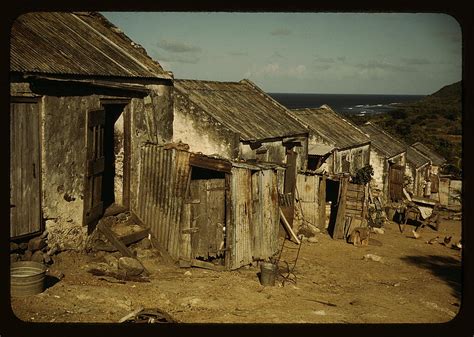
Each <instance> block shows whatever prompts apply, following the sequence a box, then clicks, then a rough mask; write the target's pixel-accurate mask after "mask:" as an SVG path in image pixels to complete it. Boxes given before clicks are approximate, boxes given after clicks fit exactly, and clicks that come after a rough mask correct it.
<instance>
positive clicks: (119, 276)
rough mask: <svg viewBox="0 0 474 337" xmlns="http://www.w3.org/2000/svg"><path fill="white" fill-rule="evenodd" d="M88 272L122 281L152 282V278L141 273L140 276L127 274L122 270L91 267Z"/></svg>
mask: <svg viewBox="0 0 474 337" xmlns="http://www.w3.org/2000/svg"><path fill="white" fill-rule="evenodd" d="M87 272H89V273H91V274H92V275H94V276H107V277H113V278H115V279H117V280H120V281H132V282H150V279H149V278H148V277H146V276H143V275H139V276H133V275H125V274H123V273H121V272H113V271H108V270H102V269H97V268H91V269H89V270H88V271H87ZM105 281H110V280H108V279H105Z"/></svg>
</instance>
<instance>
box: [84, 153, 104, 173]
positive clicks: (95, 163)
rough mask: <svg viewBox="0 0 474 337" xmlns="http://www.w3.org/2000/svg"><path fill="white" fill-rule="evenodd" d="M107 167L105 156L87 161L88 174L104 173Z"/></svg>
mask: <svg viewBox="0 0 474 337" xmlns="http://www.w3.org/2000/svg"><path fill="white" fill-rule="evenodd" d="M104 169H105V157H100V158H98V159H90V160H88V161H87V176H88V177H90V176H93V175H97V174H100V173H103V172H104Z"/></svg>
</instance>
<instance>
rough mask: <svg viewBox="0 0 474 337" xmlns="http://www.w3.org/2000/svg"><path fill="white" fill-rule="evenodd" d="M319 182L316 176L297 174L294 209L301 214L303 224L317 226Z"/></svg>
mask: <svg viewBox="0 0 474 337" xmlns="http://www.w3.org/2000/svg"><path fill="white" fill-rule="evenodd" d="M319 181H320V177H319V176H317V175H306V174H298V175H297V177H296V200H298V205H297V206H296V207H298V208H300V211H301V212H302V217H303V222H308V223H310V224H311V225H313V226H318V224H319Z"/></svg>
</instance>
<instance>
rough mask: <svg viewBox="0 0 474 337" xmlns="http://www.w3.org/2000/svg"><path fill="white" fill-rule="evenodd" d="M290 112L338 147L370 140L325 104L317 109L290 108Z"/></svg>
mask: <svg viewBox="0 0 474 337" xmlns="http://www.w3.org/2000/svg"><path fill="white" fill-rule="evenodd" d="M291 112H292V113H293V115H294V116H296V118H298V119H299V120H300V121H301V122H302V123H303V124H305V125H306V126H307V127H308V128H310V130H311V131H313V132H315V133H317V134H319V135H320V136H321V137H323V138H324V139H326V140H327V141H329V142H331V143H334V144H335V145H336V147H337V148H339V149H343V148H347V147H353V146H357V145H362V144H367V143H369V142H370V139H369V138H368V137H367V136H366V135H365V134H364V133H363V132H362V131H361V130H359V129H358V128H357V127H356V126H355V125H353V124H352V123H351V122H349V121H348V120H346V119H345V118H343V117H342V116H340V115H339V114H338V113H336V112H335V111H334V110H332V109H331V108H330V107H329V106H327V105H323V106H321V107H320V108H317V109H314V108H311V109H310V108H305V109H292V110H291Z"/></svg>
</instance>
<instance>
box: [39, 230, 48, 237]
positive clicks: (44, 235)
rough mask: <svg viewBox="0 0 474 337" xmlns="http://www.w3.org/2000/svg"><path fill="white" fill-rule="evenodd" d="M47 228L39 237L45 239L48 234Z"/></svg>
mask: <svg viewBox="0 0 474 337" xmlns="http://www.w3.org/2000/svg"><path fill="white" fill-rule="evenodd" d="M48 234H49V233H48V230H45V231H44V232H43V233H42V234H41V235H40V238H41V239H46V237H47V236H48Z"/></svg>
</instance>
